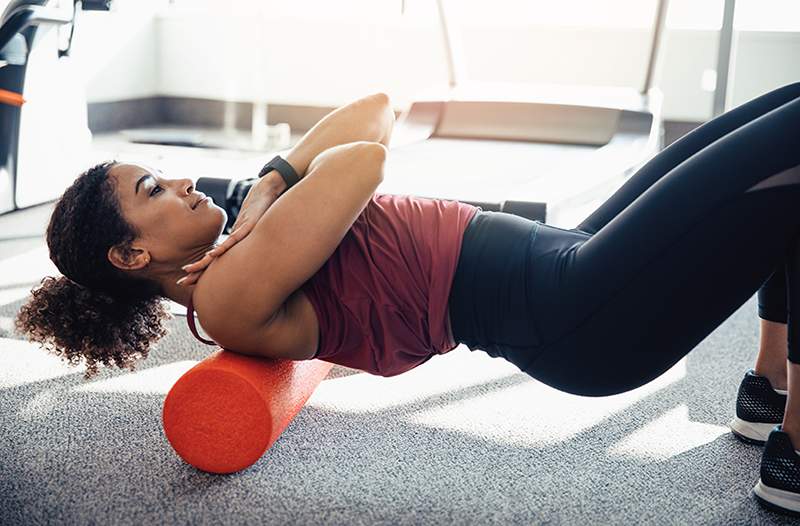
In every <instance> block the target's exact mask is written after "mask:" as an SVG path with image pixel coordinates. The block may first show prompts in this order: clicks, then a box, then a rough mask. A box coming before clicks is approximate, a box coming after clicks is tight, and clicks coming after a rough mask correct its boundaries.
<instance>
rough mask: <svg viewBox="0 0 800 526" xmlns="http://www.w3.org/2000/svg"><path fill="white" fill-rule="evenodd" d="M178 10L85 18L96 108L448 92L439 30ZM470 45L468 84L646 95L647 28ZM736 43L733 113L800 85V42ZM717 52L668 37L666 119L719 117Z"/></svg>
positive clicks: (161, 5) (713, 38)
mask: <svg viewBox="0 0 800 526" xmlns="http://www.w3.org/2000/svg"><path fill="white" fill-rule="evenodd" d="M216 5H217V6H220V5H226V4H219V3H218V4H216ZM134 6H135V7H134ZM167 7H168V0H135V4H134V3H133V1H132V0H127V1H125V2H120V0H117V4H116V6H115V9H117V10H116V11H115V12H112V13H84V16H83V18H82V19H81V21H80V26H79V27H78V29H77V30H76V43H75V44H76V55H77V56H79V57H81V61H82V63H83V68H84V72H85V78H86V82H87V100H88V101H89V102H103V101H111V100H121V99H130V98H139V97H149V96H154V95H167V96H179V97H198V98H208V99H220V100H237V101H252V100H256V99H259V98H263V99H264V100H266V101H267V102H270V103H279V104H309V105H320V106H336V105H340V104H344V103H346V102H348V101H350V100H353V99H355V98H358V97H360V96H362V95H364V94H366V93H370V92H373V91H378V90H381V91H385V92H387V93H389V94H390V95H391V96H392V99H393V100H394V104H395V109H397V110H402V109H405V108H406V107H407V105H408V104H409V103H410V102H411V101H412V100H413V99H414V97H415V94H416V93H419V92H420V91H422V90H424V89H425V88H427V87H430V86H432V85H444V84H445V83H446V82H447V72H446V68H445V61H444V60H445V59H444V52H443V49H442V43H441V36H440V34H439V28H438V25H437V21H436V19H435V17H433V16H431V17H428V18H425V19H423V21H422V23H420V19H419V18H417V19H414V20H412V21H409V20H407V19H406V18H407V17H406V18H404V17H400V16H381V15H380V14H377V15H375V16H373V17H371V18H369V17H361V18H357V19H351V18H349V17H348V16H338V17H334V18H325V16H321V15H319V14H317V15H316V16H312V14H311V13H302V12H299V10H298V9H295V10H291V9H285V12H280V11H278V12H276V11H275V10H270V11H269V13H267V12H266V11H267V10H266V9H265V8H254V9H252V10H239V11H240V14H236V13H233V11H234V10H233V9H227V10H226V11H225V10H224V8H219V9H216V10H214V11H209V10H207V9H201V8H199V7H197V8H195V9H175V8H169V9H168V8H167ZM376 9H377V8H376ZM210 13H213V14H210ZM345 14H346V13H345ZM461 33H462V37H463V43H464V44H463V49H464V51H465V55H466V56H467V57H468V62H467V64H466V70H467V71H466V72H467V77H468V78H472V79H475V80H487V81H491V80H498V81H519V82H572V83H579V84H592V83H601V84H609V85H629V86H639V85H640V84H641V82H642V80H643V77H644V67H645V61H646V57H647V49H648V44H649V41H648V38H649V34H648V29H646V28H645V27H628V28H622V29H621V28H619V27H617V28H614V27H602V26H601V27H598V28H594V29H590V30H588V29H584V28H575V27H573V28H569V27H562V28H545V27H541V26H539V27H534V26H532V25H528V24H526V23H524V21H522V22H521V21H519V20H516V21H512V22H511V23H509V24H508V25H506V26H505V27H499V26H498V23H497V22H496V21H495V22H492V23H486V24H476V23H475V22H471V23H470V24H464V27H462V30H461ZM737 35H738V44H737V49H738V53H737V57H736V62H735V64H734V67H733V89H732V93H731V98H730V99H729V107H730V106H735V105H738V104H740V103H742V102H744V101H746V100H749V99H751V98H753V97H754V96H757V95H759V94H761V93H763V92H765V91H768V90H769V89H772V88H774V87H777V86H780V85H782V84H786V83H789V82H792V81H797V80H800V60H798V57H800V32H796V31H784V32H765V31H752V30H748V31H739V32H737ZM716 47H717V32H716V31H714V30H709V29H668V30H667V32H666V34H665V40H664V46H663V48H662V49H663V52H662V56H661V62H660V64H661V67H660V69H659V72H658V74H657V80H658V84H659V85H660V86H661V88H662V90H663V91H664V94H665V107H664V116H665V118H667V119H676V120H689V121H702V120H706V119H708V118H709V117H710V116H711V104H712V97H713V95H712V93H710V92H708V91H704V90H703V89H702V87H701V78H702V75H703V72H704V70H707V69H714V68H715V65H716ZM509 60H511V61H513V62H512V65H509V63H508V61H509Z"/></svg>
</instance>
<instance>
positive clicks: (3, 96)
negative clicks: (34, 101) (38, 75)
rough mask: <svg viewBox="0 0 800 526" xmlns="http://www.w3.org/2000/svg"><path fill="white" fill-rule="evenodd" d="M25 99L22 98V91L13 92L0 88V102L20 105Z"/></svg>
mask: <svg viewBox="0 0 800 526" xmlns="http://www.w3.org/2000/svg"><path fill="white" fill-rule="evenodd" d="M26 102H27V101H26V100H25V99H23V98H22V93H14V92H13V91H8V90H5V89H0V104H9V105H11V106H22V105H23V104H25V103H26Z"/></svg>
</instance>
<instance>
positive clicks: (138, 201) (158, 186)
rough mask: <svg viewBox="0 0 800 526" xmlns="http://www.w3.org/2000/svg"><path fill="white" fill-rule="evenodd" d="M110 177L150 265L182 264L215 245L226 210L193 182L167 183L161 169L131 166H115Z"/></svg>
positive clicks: (171, 180) (135, 246)
mask: <svg viewBox="0 0 800 526" xmlns="http://www.w3.org/2000/svg"><path fill="white" fill-rule="evenodd" d="M109 177H111V178H113V179H115V180H116V187H117V195H118V197H119V202H120V206H121V208H122V214H123V216H124V217H125V219H126V220H127V221H128V222H129V223H130V224H132V225H133V226H134V227H135V228H136V229H137V230H138V232H139V233H140V235H139V237H138V238H137V239H136V240H135V241H134V242H133V246H134V248H139V249H145V250H147V251H148V252H149V253H150V255H149V258H148V260H150V261H154V262H161V263H171V262H175V263H180V264H183V262H184V260H185V259H186V257H187V256H190V255H192V254H194V253H196V252H197V251H198V249H202V248H204V247H208V246H209V245H211V244H212V243H214V241H216V239H217V238H218V237H219V236H220V234H221V233H222V230H223V228H224V227H225V222H226V221H227V214H226V213H225V210H223V209H222V208H220V207H218V206H217V205H215V204H214V202H213V201H212V200H211V198H210V197H208V198H205V194H202V193H198V192H196V191H195V189H194V183H193V182H192V180H191V179H168V178H166V177H165V176H164V174H162V173H161V172H160V171H158V170H154V169H152V168H147V167H145V166H144V165H139V164H127V163H126V164H118V165H115V166H114V167H113V168H112V169H111V170H109ZM203 198H205V199H203Z"/></svg>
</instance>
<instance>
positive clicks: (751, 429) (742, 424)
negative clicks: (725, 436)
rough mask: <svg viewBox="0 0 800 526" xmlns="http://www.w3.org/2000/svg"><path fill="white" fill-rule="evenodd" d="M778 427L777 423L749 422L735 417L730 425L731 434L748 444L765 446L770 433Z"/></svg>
mask: <svg viewBox="0 0 800 526" xmlns="http://www.w3.org/2000/svg"><path fill="white" fill-rule="evenodd" d="M777 425H778V424H777V423H773V424H765V423H762V422H748V421H746V420H742V419H741V418H739V417H738V416H735V417H733V420H731V421H730V423H729V424H728V427H730V428H731V432H732V433H733V434H734V436H736V438H738V439H740V440H742V441H744V442H747V443H748V444H758V445H759V446H763V445H764V444H765V443H766V442H767V438H768V437H769V434H770V432H771V431H772V430H773V429H774V428H775V426H777Z"/></svg>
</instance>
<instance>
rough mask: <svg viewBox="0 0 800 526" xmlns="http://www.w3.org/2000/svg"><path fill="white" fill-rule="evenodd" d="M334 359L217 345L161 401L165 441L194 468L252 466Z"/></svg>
mask: <svg viewBox="0 0 800 526" xmlns="http://www.w3.org/2000/svg"><path fill="white" fill-rule="evenodd" d="M331 367H333V365H332V364H330V363H327V362H323V361H321V360H302V361H294V360H278V359H270V358H257V357H254V356H246V355H243V354H237V353H234V352H231V351H226V350H224V349H220V350H218V351H216V352H214V353H213V354H211V355H210V356H209V357H208V358H206V359H205V360H203V361H202V362H200V363H198V364H197V365H195V366H194V367H192V368H191V369H189V370H188V371H186V373H184V374H183V376H181V377H180V378H179V379H178V381H177V382H175V385H173V386H172V389H170V390H169V393H167V398H166V399H165V400H164V411H163V413H162V420H163V423H164V432H165V434H166V435H167V440H169V443H170V444H171V445H172V447H173V449H175V452H176V453H178V455H179V456H180V457H181V458H182V459H183V460H185V461H186V462H187V463H189V464H191V465H192V466H194V467H196V468H198V469H201V470H203V471H208V472H210V473H234V472H236V471H240V470H242V469H245V468H246V467H248V466H251V465H252V464H254V463H255V462H256V461H257V460H258V459H259V458H261V456H262V455H263V454H264V452H265V451H266V450H267V449H269V447H270V446H271V445H272V444H274V443H275V441H276V440H277V439H278V437H279V436H280V434H281V433H282V432H283V430H284V429H286V427H287V426H288V425H289V422H291V421H292V419H293V418H294V417H295V415H296V414H297V413H298V412H299V411H300V409H302V407H303V404H305V403H306V400H308V399H309V397H310V396H311V394H312V393H313V392H314V389H316V388H317V386H318V385H319V384H320V382H322V380H324V379H325V377H326V376H327V375H328V372H329V371H330V370H331Z"/></svg>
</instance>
